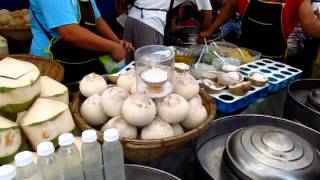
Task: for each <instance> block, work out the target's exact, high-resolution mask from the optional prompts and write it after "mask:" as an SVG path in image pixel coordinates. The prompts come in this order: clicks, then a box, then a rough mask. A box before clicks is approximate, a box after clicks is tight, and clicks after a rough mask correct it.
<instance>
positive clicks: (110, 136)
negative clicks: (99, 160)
mask: <svg viewBox="0 0 320 180" xmlns="http://www.w3.org/2000/svg"><path fill="white" fill-rule="evenodd" d="M103 139H104V141H106V142H114V141H117V140H118V139H119V133H118V130H117V129H116V128H111V129H107V130H105V131H104V133H103Z"/></svg>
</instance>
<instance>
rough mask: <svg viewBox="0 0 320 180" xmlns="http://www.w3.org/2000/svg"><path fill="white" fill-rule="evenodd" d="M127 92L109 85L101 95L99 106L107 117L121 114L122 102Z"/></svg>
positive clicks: (126, 96)
mask: <svg viewBox="0 0 320 180" xmlns="http://www.w3.org/2000/svg"><path fill="white" fill-rule="evenodd" d="M128 96H129V93H128V92H127V90H125V89H123V88H121V87H111V88H108V89H107V90H105V91H104V92H103V93H102V95H101V100H100V106H101V107H102V109H103V112H104V113H105V114H106V115H107V116H109V117H117V116H121V111H122V104H123V102H124V101H125V100H126V99H127V98H128Z"/></svg>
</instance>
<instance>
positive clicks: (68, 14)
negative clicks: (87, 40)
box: [30, 0, 101, 56]
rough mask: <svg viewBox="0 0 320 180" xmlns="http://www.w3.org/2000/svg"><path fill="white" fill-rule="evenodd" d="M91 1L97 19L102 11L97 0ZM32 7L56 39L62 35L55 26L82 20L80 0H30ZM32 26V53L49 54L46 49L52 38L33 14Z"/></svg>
mask: <svg viewBox="0 0 320 180" xmlns="http://www.w3.org/2000/svg"><path fill="white" fill-rule="evenodd" d="M91 3H92V7H93V10H94V13H95V17H96V19H97V18H99V17H100V16H101V15H100V12H99V10H98V8H97V6H96V3H95V0H91ZM30 8H31V9H32V10H33V12H34V13H35V15H36V16H37V19H38V21H39V22H40V23H41V25H42V27H43V28H45V30H46V31H47V32H49V34H50V35H51V36H53V37H55V38H56V39H60V36H59V35H58V33H57V32H56V31H54V30H53V29H54V28H57V27H59V26H63V25H68V24H78V23H79V21H80V9H79V5H78V0H30ZM31 28H32V29H31V30H32V34H33V39H32V44H31V49H30V51H31V52H30V53H31V54H33V55H38V56H49V54H48V53H47V52H46V50H48V47H49V45H50V40H49V39H48V37H47V36H46V34H45V33H44V32H43V30H42V29H41V27H40V26H39V24H38V23H37V21H36V20H35V19H34V17H33V16H32V14H31Z"/></svg>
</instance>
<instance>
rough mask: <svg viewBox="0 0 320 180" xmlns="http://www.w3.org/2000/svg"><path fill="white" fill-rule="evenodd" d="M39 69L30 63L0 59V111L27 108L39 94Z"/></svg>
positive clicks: (6, 111) (12, 111) (7, 111)
mask: <svg viewBox="0 0 320 180" xmlns="http://www.w3.org/2000/svg"><path fill="white" fill-rule="evenodd" d="M40 89H41V83H40V71H39V69H38V67H37V66H35V65H34V64H32V63H29V62H25V61H19V60H16V59H13V58H9V57H8V58H5V59H3V60H1V61H0V112H4V113H17V112H21V111H24V110H26V109H28V108H29V107H30V106H31V104H32V103H33V102H34V101H35V99H36V98H37V97H38V96H39V95H40Z"/></svg>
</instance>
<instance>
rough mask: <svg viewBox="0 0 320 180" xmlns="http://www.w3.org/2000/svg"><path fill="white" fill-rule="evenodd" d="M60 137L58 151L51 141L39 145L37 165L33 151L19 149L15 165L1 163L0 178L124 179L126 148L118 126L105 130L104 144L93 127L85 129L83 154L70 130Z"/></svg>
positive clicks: (7, 179) (31, 179) (47, 179)
mask: <svg viewBox="0 0 320 180" xmlns="http://www.w3.org/2000/svg"><path fill="white" fill-rule="evenodd" d="M58 141H59V145H60V148H59V149H58V152H57V154H56V153H55V148H54V146H53V144H52V143H51V142H43V143H40V144H39V145H38V146H37V154H38V155H39V158H38V160H37V165H35V164H34V163H33V161H32V154H31V152H29V151H23V152H20V153H18V154H17V155H16V156H15V165H16V167H15V166H13V165H3V166H1V167H0V180H12V179H14V180H15V179H17V180H60V179H61V180H63V179H64V180H84V179H86V180H103V179H105V180H125V169H124V159H123V149H122V146H121V143H120V142H119V134H118V131H117V130H116V129H107V130H106V131H105V132H104V143H103V146H102V148H101V146H100V144H99V143H98V142H97V134H96V132H95V131H94V130H86V131H84V132H83V133H82V146H81V155H80V152H79V150H78V149H77V147H76V146H75V144H74V137H73V135H72V134H71V133H64V134H62V135H60V136H59V138H58ZM103 162H104V163H103Z"/></svg>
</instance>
